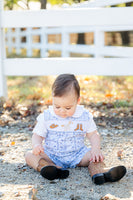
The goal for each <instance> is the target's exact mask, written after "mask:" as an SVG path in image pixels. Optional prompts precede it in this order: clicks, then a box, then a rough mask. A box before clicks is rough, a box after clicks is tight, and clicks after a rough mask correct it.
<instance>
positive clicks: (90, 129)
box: [86, 113, 97, 133]
mask: <svg viewBox="0 0 133 200" xmlns="http://www.w3.org/2000/svg"><path fill="white" fill-rule="evenodd" d="M95 130H97V127H96V124H95V122H94V120H93V115H92V114H91V113H89V121H88V124H87V131H86V132H87V133H90V132H93V131H95Z"/></svg>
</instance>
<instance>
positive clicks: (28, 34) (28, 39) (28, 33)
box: [26, 28, 32, 57]
mask: <svg viewBox="0 0 133 200" xmlns="http://www.w3.org/2000/svg"><path fill="white" fill-rule="evenodd" d="M31 30H32V28H27V30H26V46H27V56H28V57H31V56H32V34H31Z"/></svg>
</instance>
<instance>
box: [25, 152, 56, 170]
mask: <svg viewBox="0 0 133 200" xmlns="http://www.w3.org/2000/svg"><path fill="white" fill-rule="evenodd" d="M41 158H43V159H44V160H45V161H46V165H55V164H54V163H53V162H52V161H51V160H50V158H49V157H48V156H47V155H46V154H45V153H42V154H40V155H38V156H35V155H34V154H33V153H32V152H30V151H29V152H27V153H26V154H25V160H26V163H27V165H29V166H30V167H32V168H34V169H35V170H37V168H38V165H39V161H40V159H41Z"/></svg>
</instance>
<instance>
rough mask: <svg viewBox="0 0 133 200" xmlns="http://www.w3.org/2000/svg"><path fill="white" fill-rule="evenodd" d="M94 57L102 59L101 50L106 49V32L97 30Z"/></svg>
mask: <svg viewBox="0 0 133 200" xmlns="http://www.w3.org/2000/svg"><path fill="white" fill-rule="evenodd" d="M94 45H95V53H94V57H102V54H101V50H102V48H103V47H104V32H103V31H100V30H98V29H96V30H95V31H94Z"/></svg>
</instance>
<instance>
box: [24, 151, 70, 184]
mask: <svg viewBox="0 0 133 200" xmlns="http://www.w3.org/2000/svg"><path fill="white" fill-rule="evenodd" d="M25 160H26V163H27V164H28V165H29V166H30V167H32V168H34V169H35V170H37V171H39V172H40V174H41V175H42V176H43V177H44V178H46V179H49V180H54V179H65V178H67V177H68V176H69V171H68V170H63V169H61V167H60V166H56V165H55V164H54V163H53V162H52V161H51V159H50V158H49V157H48V156H47V155H46V154H45V153H43V154H40V155H38V156H35V155H34V154H33V153H32V152H27V153H26V155H25Z"/></svg>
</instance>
